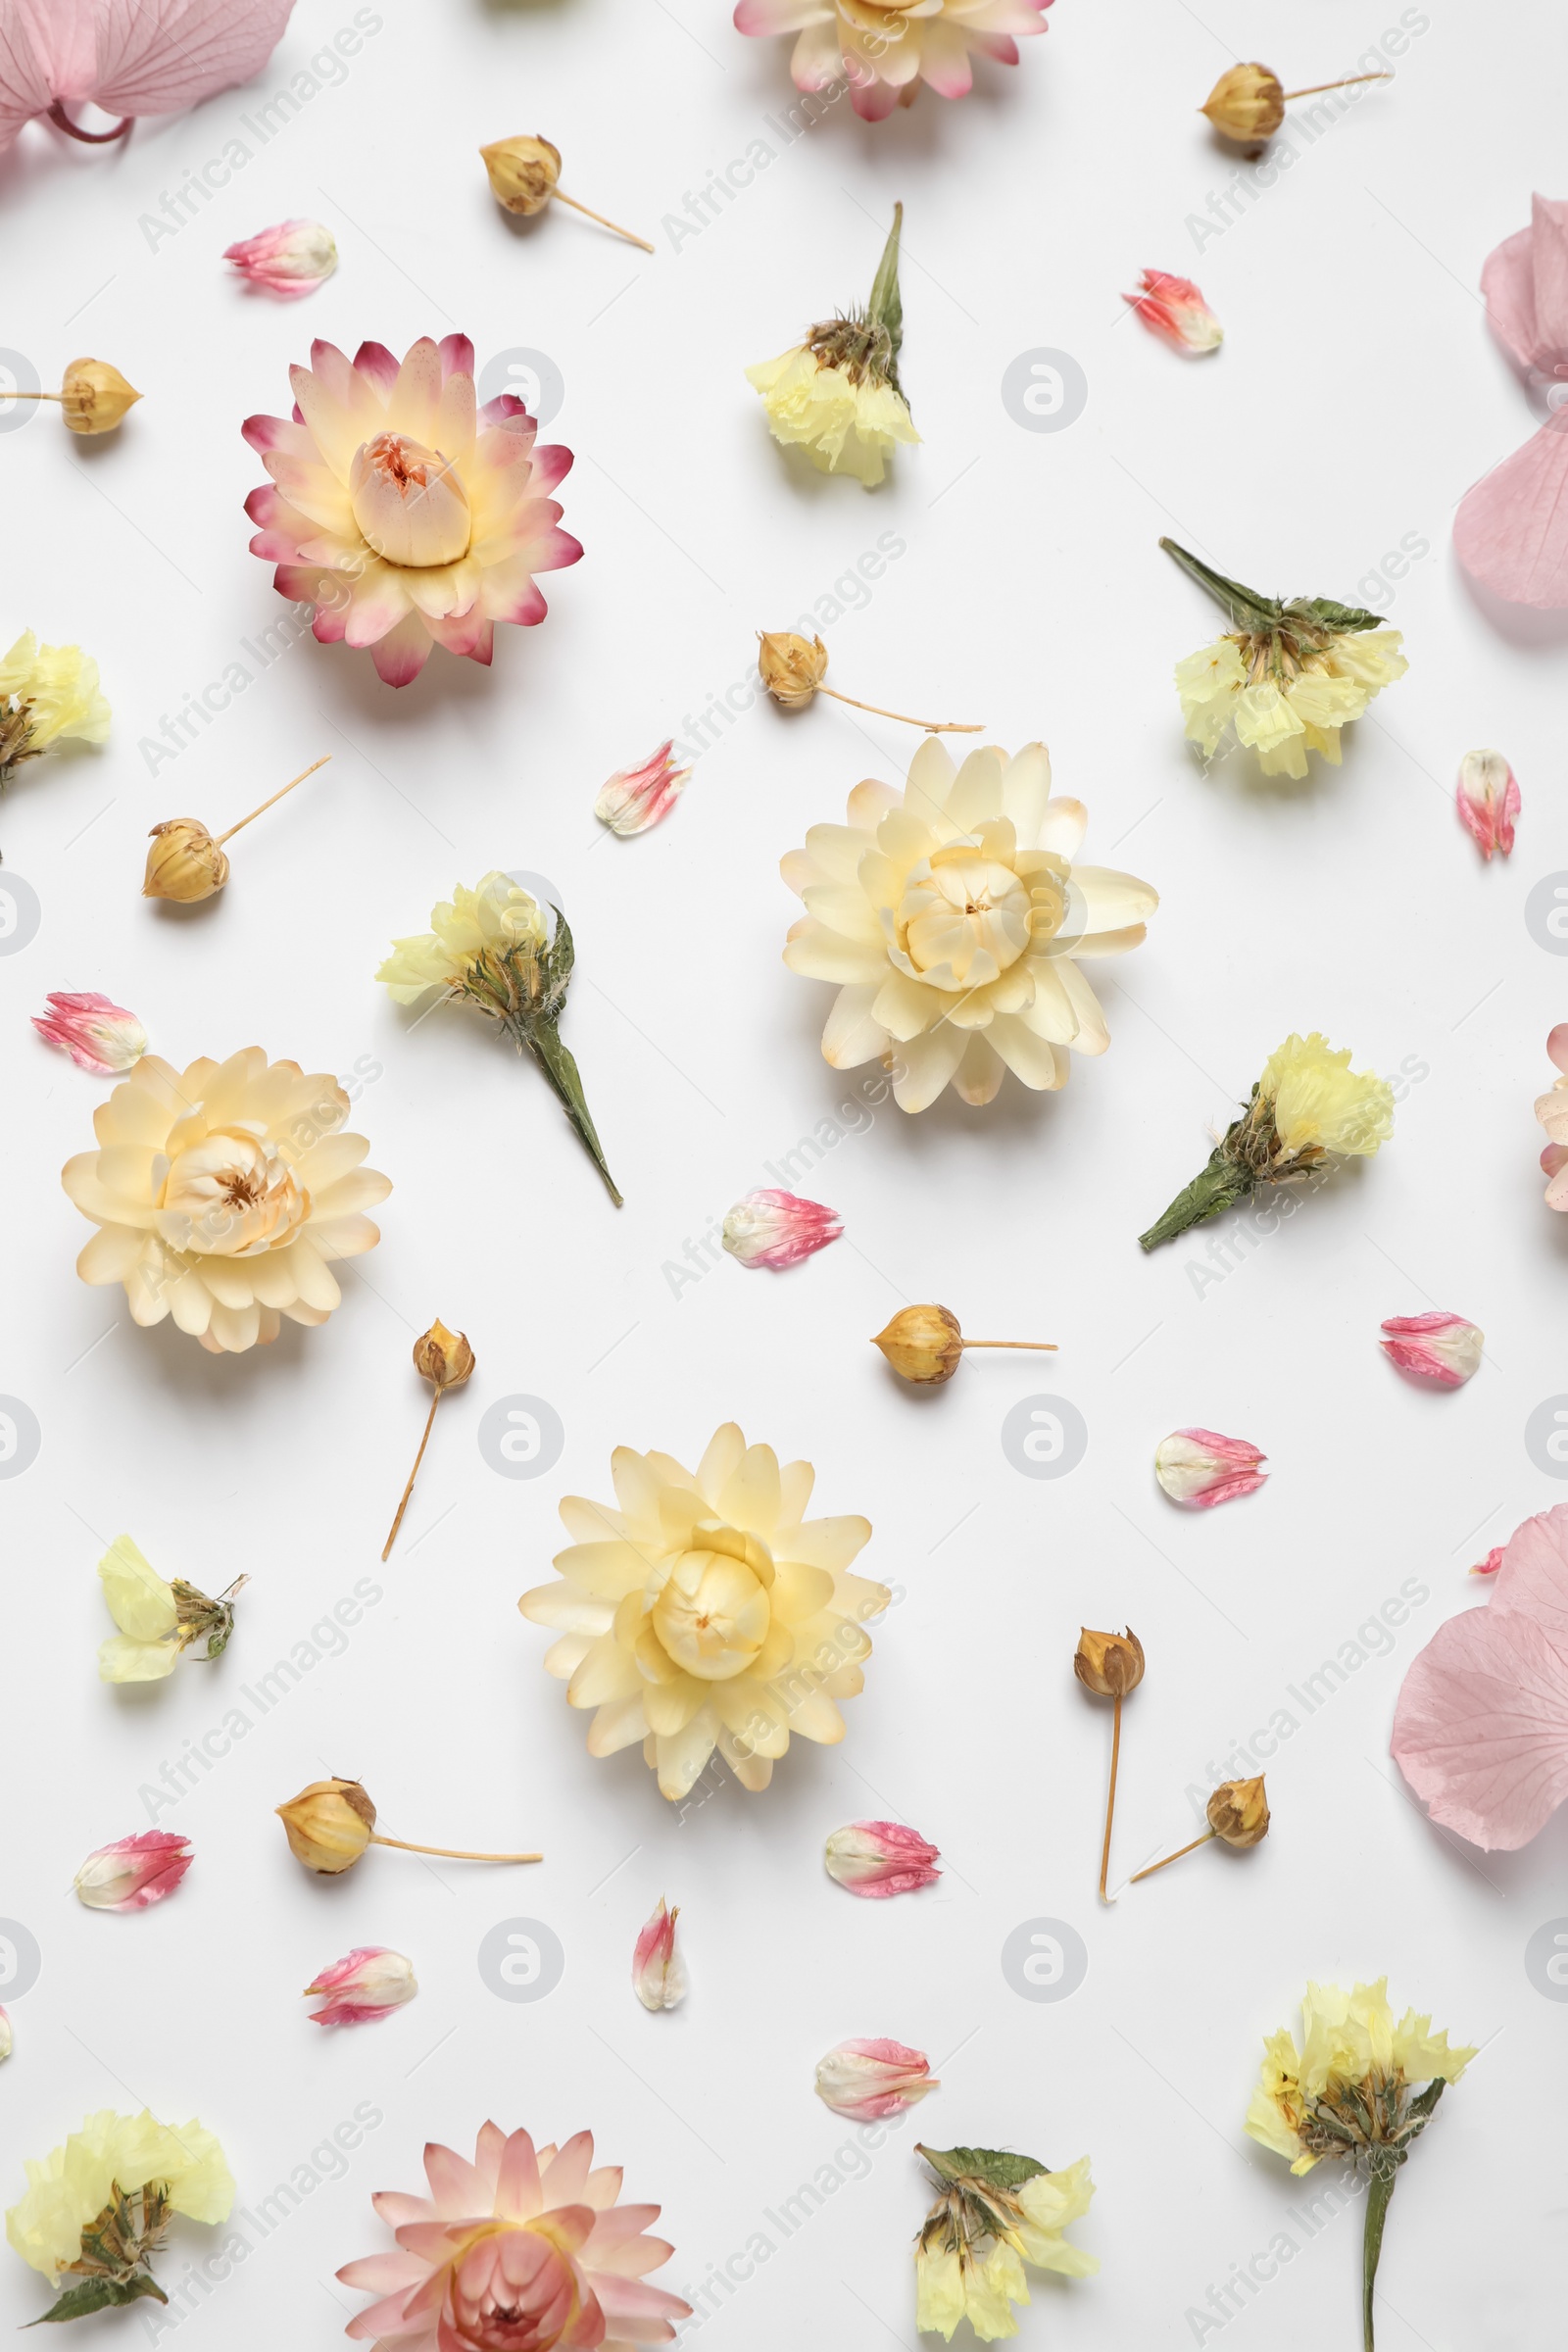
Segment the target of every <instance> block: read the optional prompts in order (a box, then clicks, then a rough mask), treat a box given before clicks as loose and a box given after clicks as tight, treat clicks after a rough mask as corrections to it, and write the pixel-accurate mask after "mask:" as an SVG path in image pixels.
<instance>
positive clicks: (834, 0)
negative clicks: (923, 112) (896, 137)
mask: <svg viewBox="0 0 1568 2352" xmlns="http://www.w3.org/2000/svg"><path fill="white" fill-rule="evenodd" d="M1050 6H1051V0H1004V4H1003V5H1002V6H1000V7H999V6H997V5H995V0H991V4H990V5H987V6H983V7H979V8H977V7H976V6H975V5H974V0H922V4H921V5H920V6H918V7H912V6H910V4H909V0H737V5H736V9H735V24H736V27H737V29H738V30H739V31H741V32H749V33H755V34H758V35H761V36H765V35H768V34H771V33H779V32H793V33H795V34H796V35H797V36H798V37H797V39H796V43H795V50H794V54H793V56H792V58H791V61H790V72H791V74H792V75H793V77H794V81H795V86H796V88H797V89H798V90H833V91H838V90H839V89H841V88H843V87H845V86H846V85H847V86H848V88H849V93H850V104H851V105H852V106H853V107H854V109H855V111H856V113H857V114H858V116H859V117H860V118H861V120H862V122H866V123H880V122H882V121H883V120H884V119H885V118H886V117H887V116H888V115H891V114H892V112H893V110H894V108H895V107H897V106H912V105H913V103H914V101H915V99H916V98H917V97H918V95H919V91H920V84H921V82H922V81H925V82H929V84H930V86H931V88H932V89H933V90H935V91H936V93H937V96H938V97H939V98H962V97H963V96H964V95H965V94H966V92H967V91H968V90H969V88H970V87H971V85H972V81H973V72H972V69H971V66H970V63H969V53H970V51H971V50H978V51H979V52H980V54H981V56H983V57H990V58H995V59H996V60H997V62H998V63H999V64H1001V65H1004V66H1015V65H1016V64H1017V63H1018V44H1017V42H1016V40H1015V39H1014V38H1013V35H1014V34H1015V33H1031V32H1044V31H1045V29H1046V27H1045V25H1044V23H1043V22H1042V19H1043V18H1044V16H1045V12H1046V10H1047V9H1048V8H1049V7H1050Z"/></svg>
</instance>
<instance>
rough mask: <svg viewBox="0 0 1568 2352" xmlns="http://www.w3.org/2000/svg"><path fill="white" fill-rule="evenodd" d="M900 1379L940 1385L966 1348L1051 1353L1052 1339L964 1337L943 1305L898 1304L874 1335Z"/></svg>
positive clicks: (921, 1385) (949, 1376) (926, 1385)
mask: <svg viewBox="0 0 1568 2352" xmlns="http://www.w3.org/2000/svg"><path fill="white" fill-rule="evenodd" d="M871 1345H872V1347H873V1348H881V1350H882V1352H883V1354H884V1355H885V1356H886V1357H887V1360H888V1362H889V1363H890V1364H891V1365H892V1366H893V1369H894V1371H895V1372H896V1373H897V1374H898V1376H899V1378H900V1379H901V1380H907V1381H909V1382H911V1383H912V1384H913V1385H914V1386H915V1387H917V1388H940V1387H941V1386H942V1384H943V1382H944V1381H949V1380H951V1379H952V1378H953V1375H954V1374H955V1372H956V1370H957V1369H958V1365H959V1362H960V1361H961V1359H962V1356H963V1351H964V1349H965V1348H1027V1349H1030V1350H1032V1351H1034V1352H1036V1353H1043V1354H1046V1355H1054V1354H1055V1352H1056V1344H1055V1342H1054V1340H966V1339H965V1338H964V1336H963V1334H962V1332H961V1331H960V1330H959V1329H958V1318H957V1316H956V1315H955V1314H953V1313H952V1312H951V1311H950V1310H949V1309H948V1308H947V1307H945V1306H901V1307H900V1309H899V1311H898V1313H897V1314H896V1315H895V1316H894V1318H893V1320H892V1322H891V1323H889V1324H887V1325H885V1326H884V1328H883V1329H882V1330H881V1331H879V1332H878V1333H877V1334H876V1335H875V1337H874V1338H873V1340H872V1342H871Z"/></svg>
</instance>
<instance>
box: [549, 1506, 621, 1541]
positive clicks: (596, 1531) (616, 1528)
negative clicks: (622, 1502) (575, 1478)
mask: <svg viewBox="0 0 1568 2352" xmlns="http://www.w3.org/2000/svg"><path fill="white" fill-rule="evenodd" d="M556 1508H557V1510H558V1511H559V1512H560V1513H561V1521H562V1525H563V1526H564V1528H565V1531H566V1533H567V1535H568V1536H570V1538H571V1540H572V1542H573V1543H574V1544H602V1543H603V1542H604V1541H605V1540H606V1538H607V1537H610V1536H624V1535H625V1533H626V1522H625V1520H624V1519H623V1518H622V1517H621V1515H620V1513H619V1511H615V1510H612V1509H611V1507H610V1505H609V1503H607V1502H590V1501H589V1499H588V1497H587V1495H563V1496H562V1497H561V1500H560V1501H559V1502H558V1503H557V1505H556Z"/></svg>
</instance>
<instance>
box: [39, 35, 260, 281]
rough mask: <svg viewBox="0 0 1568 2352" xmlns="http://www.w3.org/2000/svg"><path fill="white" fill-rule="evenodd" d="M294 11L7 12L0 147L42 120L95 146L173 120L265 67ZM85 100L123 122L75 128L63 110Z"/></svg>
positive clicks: (79, 104)
mask: <svg viewBox="0 0 1568 2352" xmlns="http://www.w3.org/2000/svg"><path fill="white" fill-rule="evenodd" d="M293 5H294V0H245V5H244V6H243V7H240V8H236V7H235V6H234V4H233V0H182V4H181V5H180V6H179V7H178V8H177V9H175V8H169V7H164V6H160V7H157V8H148V7H147V6H146V4H145V0H93V6H92V8H91V10H90V11H84V10H81V9H79V8H75V7H66V8H56V7H42V8H31V7H29V8H26V9H22V8H16V7H10V8H8V9H7V10H6V23H5V39H4V42H3V44H0V150H3V149H5V148H7V147H9V146H10V144H11V142H12V140H13V139H14V138H15V137H16V135H17V133H18V131H19V130H20V129H21V128H22V126H23V124H24V123H30V122H32V121H33V120H34V118H35V117H41V116H47V118H48V120H49V121H50V122H51V123H54V124H55V126H56V127H57V129H60V130H63V131H66V132H68V133H69V135H70V136H71V137H72V138H73V139H80V140H81V141H82V143H83V145H85V146H88V147H102V146H106V145H108V144H109V143H110V142H111V141H112V140H115V139H123V137H124V136H125V133H126V132H127V131H128V130H129V128H130V126H131V123H132V122H133V121H135V120H137V119H138V118H139V117H141V116H143V115H172V114H174V113H176V112H177V111H179V110H180V109H182V108H185V107H190V106H196V105H198V104H199V103H200V101H201V100H202V99H204V98H211V97H212V96H213V94H214V92H215V91H217V90H226V89H231V88H235V87H237V86H238V85H239V83H241V82H244V81H249V80H250V78H251V76H252V74H254V73H260V72H261V69H262V68H263V66H265V65H266V63H267V61H268V59H269V58H270V56H271V54H272V51H273V50H274V49H275V48H276V46H277V43H278V41H279V39H280V38H281V37H282V32H283V27H284V25H286V24H287V23H288V19H289V12H290V10H291V9H292V7H293ZM89 104H90V105H93V106H98V107H102V109H103V110H104V112H105V113H106V114H110V115H123V117H124V121H123V122H121V123H116V125H115V127H114V129H113V130H82V129H81V128H80V127H79V126H78V125H77V124H76V123H73V121H72V119H71V117H70V115H68V114H67V112H66V109H67V107H68V106H86V105H89ZM247 153H249V150H247ZM166 233H167V234H168V235H170V236H172V235H173V233H174V232H173V230H172V229H170V230H168V231H167V232H166Z"/></svg>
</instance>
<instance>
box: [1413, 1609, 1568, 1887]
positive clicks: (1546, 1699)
mask: <svg viewBox="0 0 1568 2352" xmlns="http://www.w3.org/2000/svg"><path fill="white" fill-rule="evenodd" d="M1391 1750H1392V1753H1393V1755H1394V1759H1395V1761H1396V1763H1397V1765H1398V1767H1399V1770H1400V1771H1401V1772H1402V1773H1403V1775H1404V1777H1405V1779H1406V1780H1407V1781H1408V1782H1409V1784H1410V1787H1411V1788H1412V1789H1414V1790H1415V1793H1416V1794H1417V1796H1419V1797H1422V1798H1423V1799H1424V1800H1425V1802H1426V1806H1427V1810H1428V1811H1429V1812H1430V1814H1431V1816H1432V1818H1433V1820H1434V1821H1436V1822H1440V1823H1442V1824H1443V1826H1444V1827H1445V1828H1446V1829H1450V1830H1454V1831H1457V1833H1458V1835H1459V1836H1460V1837H1461V1838H1469V1840H1470V1842H1471V1844H1472V1845H1479V1846H1481V1847H1483V1848H1485V1849H1488V1850H1494V1849H1497V1848H1500V1849H1502V1850H1503V1851H1504V1852H1509V1853H1511V1852H1512V1851H1513V1850H1514V1849H1515V1848H1516V1847H1518V1846H1521V1845H1527V1844H1528V1843H1529V1841H1530V1839H1531V1838H1534V1837H1535V1836H1536V1834H1537V1832H1538V1831H1539V1830H1542V1829H1544V1826H1545V1824H1546V1822H1547V1821H1548V1820H1549V1819H1550V1818H1551V1815H1552V1814H1553V1813H1554V1812H1555V1811H1556V1809H1557V1807H1558V1806H1559V1805H1560V1804H1561V1803H1562V1801H1563V1798H1564V1797H1565V1796H1568V1658H1565V1657H1564V1656H1562V1654H1561V1653H1560V1652H1559V1651H1557V1650H1556V1649H1554V1648H1553V1647H1552V1645H1551V1643H1550V1642H1548V1640H1547V1639H1546V1636H1545V1634H1544V1632H1543V1631H1542V1629H1541V1627H1540V1626H1539V1625H1537V1624H1536V1623H1535V1622H1534V1621H1533V1619H1531V1618H1530V1617H1528V1616H1526V1615H1525V1614H1524V1613H1523V1612H1522V1611H1521V1610H1518V1609H1499V1608H1498V1607H1497V1606H1496V1605H1495V1598H1494V1600H1493V1602H1492V1603H1491V1604H1490V1605H1489V1606H1488V1607H1486V1608H1480V1609H1469V1610H1467V1611H1466V1612H1465V1614H1464V1615H1463V1616H1460V1617H1450V1618H1449V1620H1448V1622H1447V1624H1446V1625H1441V1626H1439V1628H1438V1630H1437V1632H1436V1633H1435V1634H1434V1635H1433V1637H1432V1640H1431V1641H1430V1642H1428V1643H1427V1645H1426V1647H1425V1649H1423V1650H1422V1651H1421V1653H1420V1655H1419V1656H1418V1657H1417V1658H1416V1659H1415V1660H1414V1662H1413V1664H1412V1665H1411V1667H1410V1671H1409V1673H1408V1674H1407V1675H1406V1676H1405V1678H1404V1686H1403V1688H1402V1690H1401V1691H1400V1692H1399V1701H1398V1705H1397V1708H1396V1710H1395V1717H1394V1738H1393V1740H1392V1742H1391Z"/></svg>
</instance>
